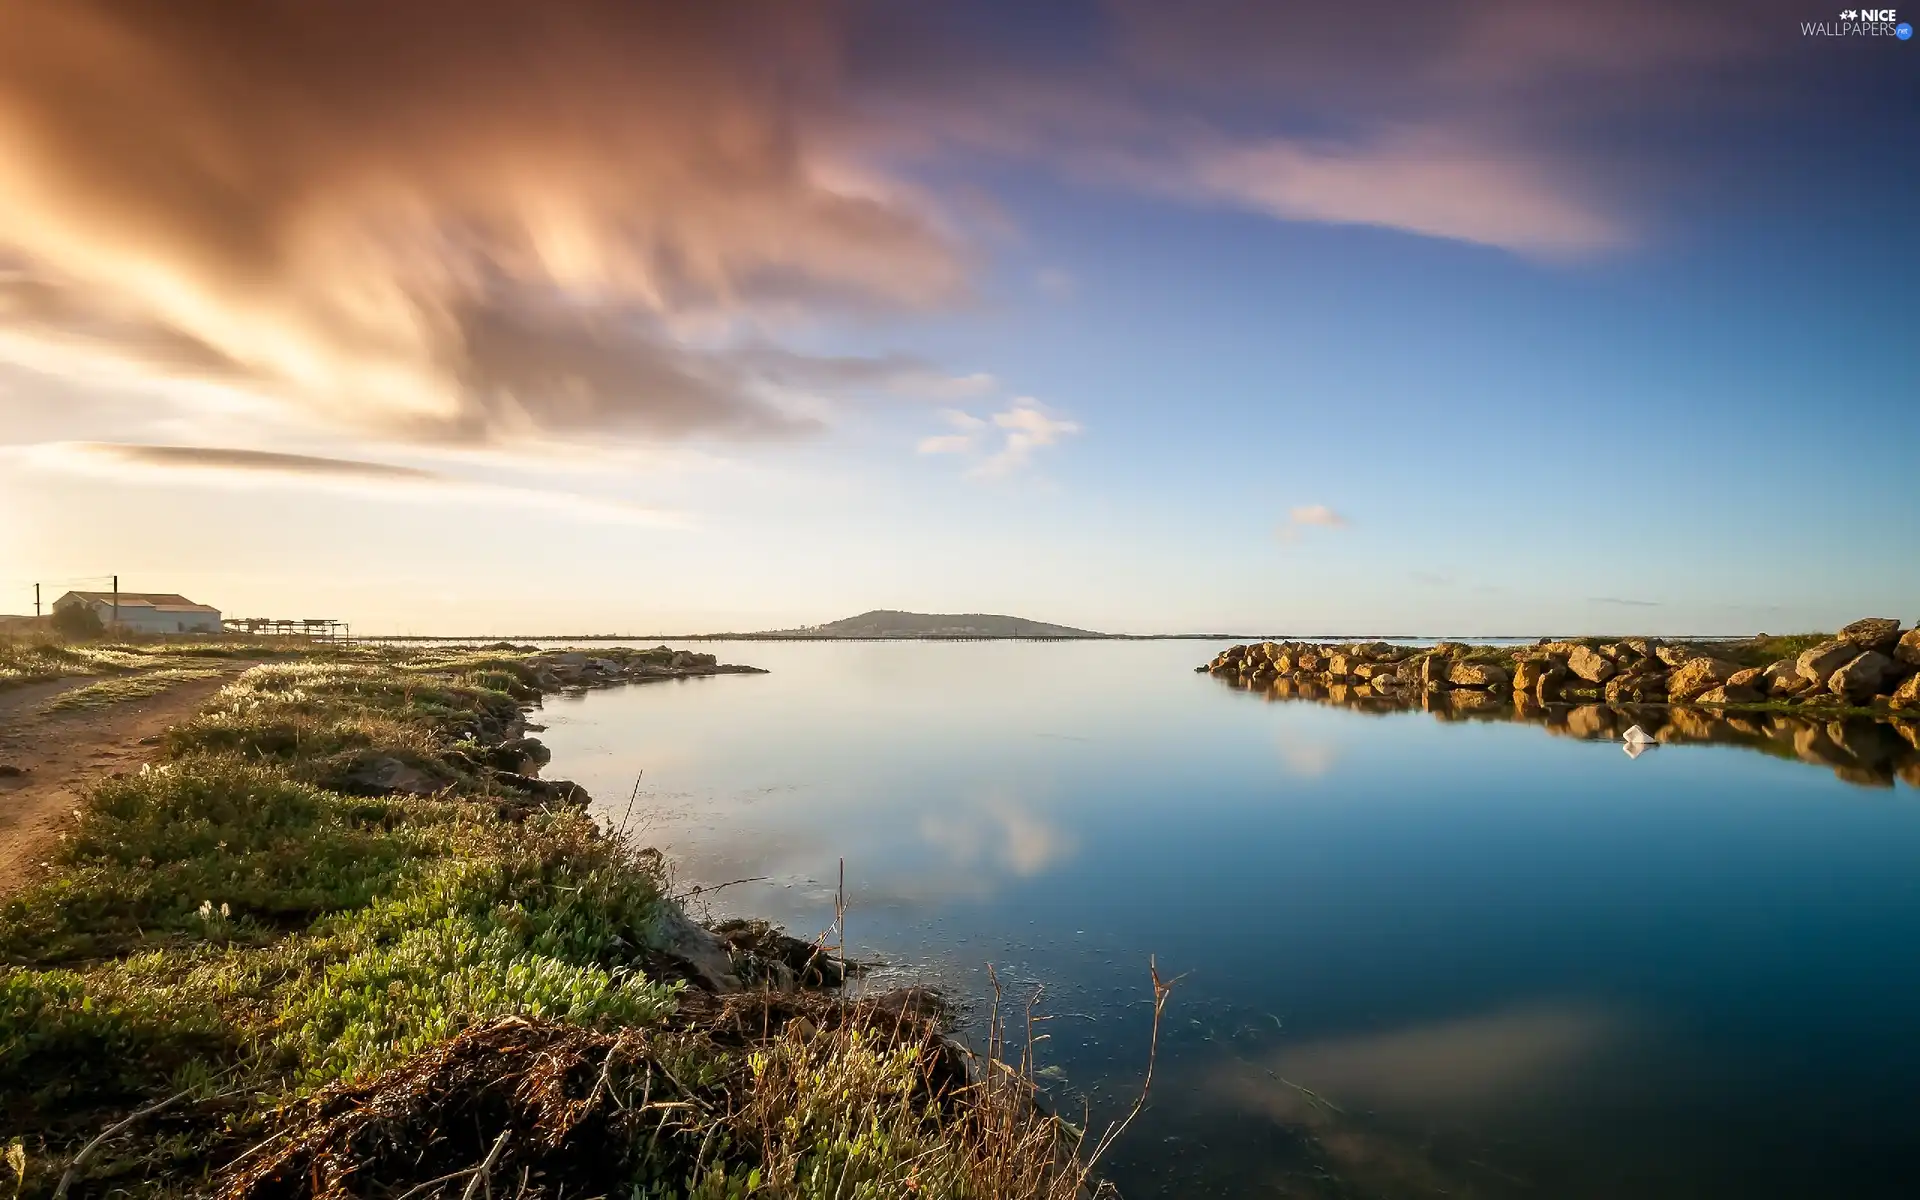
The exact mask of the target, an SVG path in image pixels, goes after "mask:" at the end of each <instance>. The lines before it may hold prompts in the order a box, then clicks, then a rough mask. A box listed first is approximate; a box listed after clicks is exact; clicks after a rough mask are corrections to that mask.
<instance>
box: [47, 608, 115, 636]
mask: <svg viewBox="0 0 1920 1200" xmlns="http://www.w3.org/2000/svg"><path fill="white" fill-rule="evenodd" d="M52 620H53V627H54V629H55V630H56V631H57V632H59V633H60V634H61V635H62V636H63V637H69V638H74V639H76V640H78V639H84V638H97V637H99V636H100V635H101V634H103V633H105V632H106V631H107V627H106V624H105V623H104V622H102V621H101V620H100V614H99V613H97V612H95V611H93V605H91V604H72V605H68V606H67V607H66V608H57V609H55V610H54V612H53V618H52Z"/></svg>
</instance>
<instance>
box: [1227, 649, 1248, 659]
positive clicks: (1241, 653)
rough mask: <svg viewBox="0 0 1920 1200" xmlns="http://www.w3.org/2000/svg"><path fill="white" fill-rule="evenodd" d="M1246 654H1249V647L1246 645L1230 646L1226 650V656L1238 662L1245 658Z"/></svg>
mask: <svg viewBox="0 0 1920 1200" xmlns="http://www.w3.org/2000/svg"><path fill="white" fill-rule="evenodd" d="M1246 656H1247V648H1246V647H1245V646H1228V647H1227V648H1226V651H1225V657H1226V658H1227V659H1228V660H1229V661H1236V662H1237V661H1238V660H1240V659H1243V658H1245V657H1246Z"/></svg>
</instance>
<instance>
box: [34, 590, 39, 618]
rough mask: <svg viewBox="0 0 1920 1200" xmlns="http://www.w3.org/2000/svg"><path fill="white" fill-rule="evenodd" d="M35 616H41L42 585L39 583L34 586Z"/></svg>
mask: <svg viewBox="0 0 1920 1200" xmlns="http://www.w3.org/2000/svg"><path fill="white" fill-rule="evenodd" d="M33 615H34V616H36V617H38V616H39V615H40V585H39V584H37V583H36V584H34V585H33Z"/></svg>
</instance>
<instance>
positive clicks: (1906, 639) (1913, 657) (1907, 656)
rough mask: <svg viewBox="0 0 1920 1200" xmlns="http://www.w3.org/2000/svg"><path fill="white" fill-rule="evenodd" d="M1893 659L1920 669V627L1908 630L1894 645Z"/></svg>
mask: <svg viewBox="0 0 1920 1200" xmlns="http://www.w3.org/2000/svg"><path fill="white" fill-rule="evenodd" d="M1893 659H1894V661H1895V662H1898V663H1904V664H1906V665H1907V666H1909V667H1920V626H1916V627H1915V628H1913V629H1909V630H1907V631H1906V632H1905V633H1904V634H1902V635H1900V640H1899V641H1898V642H1896V643H1894V647H1893Z"/></svg>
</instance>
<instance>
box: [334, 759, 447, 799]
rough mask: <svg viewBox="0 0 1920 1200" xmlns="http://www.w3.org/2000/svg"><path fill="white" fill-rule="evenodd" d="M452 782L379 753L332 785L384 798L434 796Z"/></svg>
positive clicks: (341, 789) (342, 774)
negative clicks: (398, 793)
mask: <svg viewBox="0 0 1920 1200" xmlns="http://www.w3.org/2000/svg"><path fill="white" fill-rule="evenodd" d="M449 782H450V781H449V780H444V779H441V778H438V777H437V776H435V775H433V774H431V773H429V772H428V771H426V770H425V769H423V768H421V767H418V766H415V765H413V764H411V763H405V762H402V761H400V760H399V759H397V758H394V757H393V756H391V755H387V754H376V755H369V756H367V757H365V758H362V759H360V760H359V761H358V762H356V763H354V764H353V765H352V766H350V767H348V768H347V769H346V770H345V771H343V772H342V773H341V774H340V775H339V776H338V777H337V778H335V779H334V780H333V781H332V785H333V786H334V787H335V788H337V789H338V790H340V791H343V792H349V793H353V794H355V795H362V796H385V795H389V794H391V793H394V792H401V793H404V794H406V795H409V796H431V795H433V794H434V793H435V792H437V791H439V790H440V789H441V788H443V787H445V786H447V784H448V783H449Z"/></svg>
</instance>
